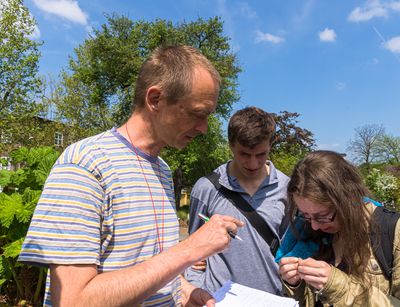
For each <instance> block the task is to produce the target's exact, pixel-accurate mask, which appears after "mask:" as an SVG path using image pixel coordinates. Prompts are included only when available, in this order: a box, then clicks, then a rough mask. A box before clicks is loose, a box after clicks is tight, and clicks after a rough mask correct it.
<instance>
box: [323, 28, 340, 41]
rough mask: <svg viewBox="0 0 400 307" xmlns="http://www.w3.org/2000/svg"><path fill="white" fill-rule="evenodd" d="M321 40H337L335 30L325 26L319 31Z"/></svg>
mask: <svg viewBox="0 0 400 307" xmlns="http://www.w3.org/2000/svg"><path fill="white" fill-rule="evenodd" d="M319 40H320V41H321V42H335V41H336V33H335V30H332V29H329V28H325V30H324V31H321V32H319Z"/></svg>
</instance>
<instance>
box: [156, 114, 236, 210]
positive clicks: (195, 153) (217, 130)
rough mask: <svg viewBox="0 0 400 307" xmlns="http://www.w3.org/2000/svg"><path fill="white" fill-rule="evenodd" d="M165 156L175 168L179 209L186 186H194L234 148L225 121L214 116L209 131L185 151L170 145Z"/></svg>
mask: <svg viewBox="0 0 400 307" xmlns="http://www.w3.org/2000/svg"><path fill="white" fill-rule="evenodd" d="M161 155H162V157H163V158H164V159H165V160H166V162H167V163H168V164H169V166H170V167H171V170H172V171H173V175H174V185H175V186H174V188H175V200H176V205H177V207H178V208H179V204H180V197H181V196H180V195H181V190H182V188H184V187H191V186H193V185H194V183H195V182H196V181H197V179H199V178H200V177H202V176H204V175H206V174H208V173H210V172H211V171H212V170H214V169H215V168H216V167H218V166H219V165H220V164H222V163H224V162H226V161H227V160H228V159H229V158H230V150H229V146H228V143H227V140H226V137H225V136H224V134H223V131H222V127H221V122H220V121H219V120H218V119H217V118H216V117H210V120H209V123H208V131H207V134H204V135H200V136H198V137H196V139H195V140H194V141H193V142H192V143H190V144H189V145H188V146H187V147H186V148H185V149H183V150H176V149H174V148H170V147H168V148H166V149H164V150H163V152H162V154H161Z"/></svg>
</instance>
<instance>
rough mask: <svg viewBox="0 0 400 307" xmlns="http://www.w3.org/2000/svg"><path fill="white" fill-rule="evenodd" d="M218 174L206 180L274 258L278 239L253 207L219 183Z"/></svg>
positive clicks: (209, 175) (209, 176) (210, 175)
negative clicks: (227, 201)
mask: <svg viewBox="0 0 400 307" xmlns="http://www.w3.org/2000/svg"><path fill="white" fill-rule="evenodd" d="M219 177H220V176H219V174H217V173H215V172H212V173H211V174H208V175H207V176H206V178H207V179H208V180H210V181H211V183H212V184H213V185H214V187H215V188H216V189H217V190H218V191H219V192H220V193H221V194H222V195H223V196H224V197H225V198H226V199H228V200H229V201H230V202H231V203H232V204H233V205H234V206H235V207H236V208H237V209H238V210H239V211H240V212H241V213H242V214H243V215H244V216H245V217H246V218H247V219H248V220H249V222H250V224H251V225H252V226H253V227H254V229H255V230H256V231H257V232H258V234H259V235H260V236H261V237H262V238H263V239H264V240H265V242H267V244H268V245H269V247H270V250H271V253H272V255H273V256H275V254H276V251H277V250H278V248H279V245H280V242H279V239H278V238H277V237H276V236H275V235H274V233H273V232H272V230H271V228H270V227H269V225H268V223H267V222H266V221H265V220H264V219H263V218H262V217H261V216H260V215H259V214H258V213H257V211H255V210H254V208H253V207H251V206H250V204H249V203H248V202H247V201H246V200H245V199H244V198H243V197H242V196H240V194H239V193H237V192H234V191H232V190H229V189H227V188H225V187H224V186H222V185H221V184H220V183H219Z"/></svg>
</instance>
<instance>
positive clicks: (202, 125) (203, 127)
mask: <svg viewBox="0 0 400 307" xmlns="http://www.w3.org/2000/svg"><path fill="white" fill-rule="evenodd" d="M207 128H208V120H207V119H202V120H200V121H199V122H198V123H197V125H196V127H195V129H196V131H198V132H200V133H202V134H205V133H206V132H207Z"/></svg>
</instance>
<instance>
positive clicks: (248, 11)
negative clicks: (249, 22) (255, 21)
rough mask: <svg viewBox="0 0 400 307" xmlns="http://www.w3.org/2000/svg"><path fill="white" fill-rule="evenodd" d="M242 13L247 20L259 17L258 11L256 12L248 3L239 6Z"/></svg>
mask: <svg viewBox="0 0 400 307" xmlns="http://www.w3.org/2000/svg"><path fill="white" fill-rule="evenodd" d="M239 10H240V13H241V14H242V15H243V16H245V17H247V18H255V17H257V13H256V11H254V10H253V9H252V8H251V7H250V5H249V4H248V3H247V2H242V3H240V4H239Z"/></svg>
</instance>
